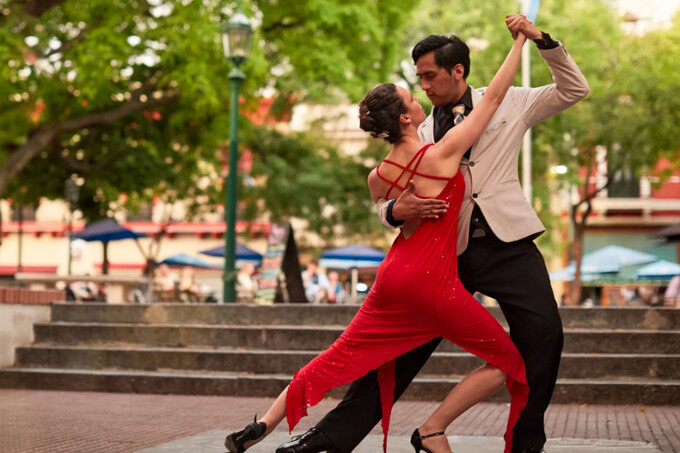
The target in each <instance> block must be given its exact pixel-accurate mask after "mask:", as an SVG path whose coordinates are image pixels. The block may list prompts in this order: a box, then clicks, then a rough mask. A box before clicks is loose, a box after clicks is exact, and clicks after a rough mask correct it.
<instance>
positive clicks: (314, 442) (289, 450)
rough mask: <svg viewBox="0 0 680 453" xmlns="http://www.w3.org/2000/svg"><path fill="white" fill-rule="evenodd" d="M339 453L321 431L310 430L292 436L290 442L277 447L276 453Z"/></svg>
mask: <svg viewBox="0 0 680 453" xmlns="http://www.w3.org/2000/svg"><path fill="white" fill-rule="evenodd" d="M322 451H325V452H328V453H339V452H338V451H337V450H335V449H334V448H333V444H332V443H331V441H330V440H328V438H327V437H326V436H324V435H323V433H322V432H321V431H319V430H318V429H316V428H311V429H310V430H309V431H307V432H306V433H304V434H301V435H299V436H294V437H293V438H292V439H291V440H290V442H286V443H285V444H282V445H279V448H277V449H276V453H320V452H322Z"/></svg>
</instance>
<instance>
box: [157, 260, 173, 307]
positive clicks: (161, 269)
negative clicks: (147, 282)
mask: <svg viewBox="0 0 680 453" xmlns="http://www.w3.org/2000/svg"><path fill="white" fill-rule="evenodd" d="M178 284H179V277H178V276H177V274H176V273H175V272H171V271H170V267H169V266H168V265H167V264H161V265H160V266H158V267H157V268H156V271H155V272H154V276H153V292H154V293H155V294H157V295H158V298H159V299H160V300H163V301H167V300H171V299H174V298H175V297H176V295H175V291H176V286H177V285H178Z"/></svg>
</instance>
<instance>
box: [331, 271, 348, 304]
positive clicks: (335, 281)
mask: <svg viewBox="0 0 680 453" xmlns="http://www.w3.org/2000/svg"><path fill="white" fill-rule="evenodd" d="M328 284H329V286H330V291H328V303H329V304H344V303H345V301H346V300H347V293H346V292H345V288H344V287H343V285H342V282H341V281H340V274H338V273H337V272H335V271H331V272H329V273H328Z"/></svg>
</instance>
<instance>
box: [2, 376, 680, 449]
mask: <svg viewBox="0 0 680 453" xmlns="http://www.w3.org/2000/svg"><path fill="white" fill-rule="evenodd" d="M0 402H1V404H0V452H2V453H42V452H45V453H47V452H49V453H60V452H64V453H66V452H68V453H80V452H82V453H86V452H87V453H94V452H103V453H104V452H105V453H123V452H130V453H132V452H140V453H180V452H183V453H184V452H192V453H193V452H205V453H213V452H214V453H224V451H225V449H224V447H223V446H222V442H223V441H224V437H225V435H226V434H227V433H228V432H229V431H231V430H236V429H241V428H242V427H243V426H244V425H245V424H246V423H248V422H249V421H252V418H253V416H254V415H255V414H256V413H260V414H261V413H264V411H265V410H266V409H267V407H268V406H269V404H271V402H272V399H270V398H235V397H217V396H180V395H139V394H118V393H94V392H58V391H40V390H5V389H0ZM336 403H337V400H330V399H328V400H324V401H322V402H321V403H320V404H319V405H318V406H316V407H314V408H312V409H311V410H310V416H309V417H306V418H304V419H303V420H302V421H301V422H300V425H299V426H298V427H296V432H298V433H299V432H303V431H305V430H306V429H308V428H309V427H310V426H313V424H314V423H315V422H316V421H317V420H318V419H319V418H320V417H321V416H322V415H323V414H324V413H325V412H327V411H328V410H330V409H331V408H333V407H334V406H335V404H336ZM435 407H436V403H432V402H416V401H404V402H398V403H397V404H396V405H395V406H394V411H393V414H392V425H391V428H390V438H389V446H388V451H389V453H406V452H409V451H412V449H411V447H410V445H409V444H408V438H409V436H410V434H411V432H412V431H413V429H414V427H415V426H416V425H417V424H418V423H420V421H422V420H423V419H424V418H425V417H426V416H427V415H428V414H429V413H430V412H431V411H432V410H433V409H434V408H435ZM507 411H508V406H507V405H506V404H492V403H483V404H479V405H477V406H475V407H474V408H472V409H471V410H470V411H468V412H467V413H466V414H464V415H463V416H462V417H460V418H459V419H458V420H457V421H456V422H455V423H454V424H453V425H452V426H451V427H450V428H449V430H448V431H447V434H448V435H449V439H450V442H451V445H452V447H453V448H454V451H455V452H456V453H492V452H499V453H500V452H501V451H502V439H501V436H502V435H503V432H504V430H505V424H506V422H507V419H506V417H507ZM546 429H547V432H548V436H549V437H550V440H549V442H548V444H547V446H546V448H547V451H548V453H581V452H598V453H600V452H602V453H603V452H610V453H655V452H663V453H680V408H678V407H670V406H635V405H626V406H614V405H607V406H600V405H598V406H587V405H567V404H565V405H553V406H551V407H550V409H549V410H548V413H547V416H546ZM288 438H289V436H288V433H287V429H286V427H285V423H283V424H282V425H280V426H279V428H278V429H277V431H276V432H275V433H274V434H272V435H271V436H270V437H269V438H268V439H267V440H265V441H263V442H262V443H260V444H259V445H258V446H256V447H253V448H252V449H251V450H249V451H251V452H252V453H265V452H269V453H271V452H273V451H274V448H275V447H276V446H277V445H279V444H280V443H281V442H283V441H284V440H286V439H288ZM381 442H382V435H381V432H380V429H379V428H378V429H375V430H374V431H373V432H372V434H371V436H369V437H368V438H367V439H366V440H365V442H364V443H363V444H362V445H361V446H360V447H359V448H357V449H356V450H355V451H356V453H369V452H370V453H376V452H379V451H381V448H380V445H381Z"/></svg>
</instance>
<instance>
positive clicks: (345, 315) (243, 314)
mask: <svg viewBox="0 0 680 453" xmlns="http://www.w3.org/2000/svg"><path fill="white" fill-rule="evenodd" d="M358 309H359V306H357V305H339V306H333V305H309V304H276V305H269V306H255V305H233V304H149V305H146V304H144V305H122V304H96V303H91V304H71V303H63V304H54V305H53V306H52V320H53V321H64V322H117V323H143V324H175V323H182V324H200V325H206V324H218V325H234V324H236V325H336V326H346V325H347V324H349V322H350V321H351V320H352V317H353V316H354V314H355V313H356V311H357V310H358ZM489 311H490V312H491V313H492V314H493V315H494V317H496V319H498V320H499V321H500V322H501V323H505V320H504V318H503V315H502V313H501V310H500V308H498V307H489ZM560 314H561V316H562V321H563V323H564V326H565V327H566V328H600V329H604V328H611V329H661V330H680V310H677V309H673V308H618V307H617V308H609V307H596V308H580V307H562V308H560Z"/></svg>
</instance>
